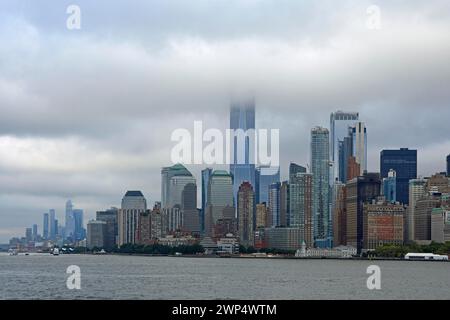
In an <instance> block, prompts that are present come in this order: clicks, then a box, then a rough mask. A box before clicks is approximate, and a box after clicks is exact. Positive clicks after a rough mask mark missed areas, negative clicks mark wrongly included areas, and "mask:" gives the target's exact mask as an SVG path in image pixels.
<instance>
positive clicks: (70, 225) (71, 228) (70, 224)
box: [65, 200, 76, 240]
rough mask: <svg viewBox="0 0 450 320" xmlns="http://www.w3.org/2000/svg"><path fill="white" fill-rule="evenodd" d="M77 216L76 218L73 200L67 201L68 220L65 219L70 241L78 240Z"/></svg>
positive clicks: (67, 235) (67, 236)
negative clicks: (76, 234)
mask: <svg viewBox="0 0 450 320" xmlns="http://www.w3.org/2000/svg"><path fill="white" fill-rule="evenodd" d="M75 224H76V222H75V216H74V209H73V204H72V201H71V200H67V202H66V219H65V233H66V238H67V239H70V240H76V239H75V237H76V236H75V228H76V227H75Z"/></svg>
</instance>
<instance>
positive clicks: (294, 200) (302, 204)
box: [289, 172, 328, 247]
mask: <svg viewBox="0 0 450 320" xmlns="http://www.w3.org/2000/svg"><path fill="white" fill-rule="evenodd" d="M327 187H328V185H327ZM289 201H290V204H289V208H290V217H289V221H290V227H292V228H299V229H300V231H301V239H302V241H305V243H306V245H307V246H308V247H312V246H313V245H314V237H313V175H312V174H310V173H303V172H297V173H296V175H295V176H291V177H290V181H289Z"/></svg>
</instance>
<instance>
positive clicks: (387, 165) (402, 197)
mask: <svg viewBox="0 0 450 320" xmlns="http://www.w3.org/2000/svg"><path fill="white" fill-rule="evenodd" d="M391 169H393V170H395V172H396V174H397V180H396V189H397V190H396V198H397V201H398V202H400V203H403V204H408V205H409V180H411V179H417V150H409V149H408V148H401V149H399V150H382V151H381V153H380V173H381V178H387V177H388V174H389V170H391Z"/></svg>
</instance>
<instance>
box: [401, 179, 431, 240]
mask: <svg viewBox="0 0 450 320" xmlns="http://www.w3.org/2000/svg"><path fill="white" fill-rule="evenodd" d="M426 184H427V181H426V180H424V179H412V180H409V195H408V196H409V206H408V209H407V213H406V215H407V217H406V229H407V234H408V236H407V241H414V240H415V239H416V238H415V233H414V232H415V226H414V222H415V219H416V218H415V216H416V205H417V201H418V200H419V199H421V198H423V197H425V195H426Z"/></svg>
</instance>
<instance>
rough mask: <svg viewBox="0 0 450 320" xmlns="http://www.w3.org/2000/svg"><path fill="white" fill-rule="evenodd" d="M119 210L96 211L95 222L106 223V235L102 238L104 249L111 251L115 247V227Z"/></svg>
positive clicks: (116, 233) (116, 232) (116, 228)
mask: <svg viewBox="0 0 450 320" xmlns="http://www.w3.org/2000/svg"><path fill="white" fill-rule="evenodd" d="M118 213H119V209H117V208H111V209H108V210H105V211H97V213H96V220H98V221H104V222H105V223H106V230H105V232H106V234H105V237H104V247H105V248H106V249H109V250H110V249H112V248H114V247H116V245H117V238H118V227H117V214H118Z"/></svg>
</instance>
